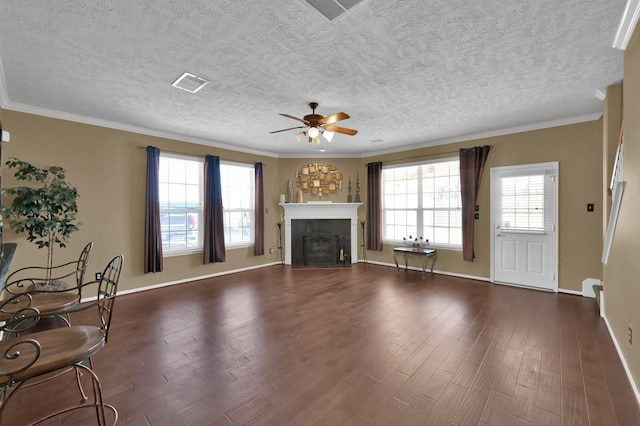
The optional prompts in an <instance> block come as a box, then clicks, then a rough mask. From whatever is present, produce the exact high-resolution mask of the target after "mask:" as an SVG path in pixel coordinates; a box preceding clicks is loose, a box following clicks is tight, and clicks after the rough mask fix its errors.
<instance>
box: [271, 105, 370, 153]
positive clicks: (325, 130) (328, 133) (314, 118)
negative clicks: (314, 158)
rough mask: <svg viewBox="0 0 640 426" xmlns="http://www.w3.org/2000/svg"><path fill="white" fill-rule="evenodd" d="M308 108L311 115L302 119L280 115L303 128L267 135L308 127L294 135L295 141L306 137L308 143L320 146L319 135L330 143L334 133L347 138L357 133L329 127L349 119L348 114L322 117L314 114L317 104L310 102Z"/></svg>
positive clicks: (283, 130) (290, 128)
mask: <svg viewBox="0 0 640 426" xmlns="http://www.w3.org/2000/svg"><path fill="white" fill-rule="evenodd" d="M309 107H310V108H311V111H312V112H311V114H309V115H305V116H304V117H303V118H298V117H294V116H293V115H289V114H280V115H281V116H283V117H288V118H292V119H294V120H297V121H300V122H302V123H304V124H305V125H304V126H297V127H289V128H288V129H282V130H274V131H273V132H269V133H279V132H286V131H287V130H294V129H304V128H305V127H308V128H309V130H307V131H306V132H304V131H302V132H299V133H296V139H298V142H300V141H301V140H302V138H304V137H305V136H306V137H308V138H309V143H313V144H315V145H319V144H320V135H322V137H323V138H325V139H326V140H327V141H328V142H331V139H333V135H334V133H336V132H337V133H343V134H345V135H349V136H353V135H355V134H356V133H358V131H357V130H353V129H347V128H345V127H339V126H332V125H331V124H332V123H335V122H336V121H341V120H346V119H347V118H349V114H347V113H344V112H339V113H337V114H333V115H329V116H328V117H323V116H321V115H319V114H316V108H318V103H317V102H310V103H309Z"/></svg>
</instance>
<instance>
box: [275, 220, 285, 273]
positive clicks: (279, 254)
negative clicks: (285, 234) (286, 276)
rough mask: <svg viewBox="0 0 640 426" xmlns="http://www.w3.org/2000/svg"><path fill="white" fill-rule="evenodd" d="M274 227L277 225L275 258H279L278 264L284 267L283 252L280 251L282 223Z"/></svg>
mask: <svg viewBox="0 0 640 426" xmlns="http://www.w3.org/2000/svg"><path fill="white" fill-rule="evenodd" d="M276 225H278V248H277V249H276V250H277V251H278V252H277V254H276V257H278V256H280V263H281V264H282V266H284V252H283V251H282V222H278V223H276Z"/></svg>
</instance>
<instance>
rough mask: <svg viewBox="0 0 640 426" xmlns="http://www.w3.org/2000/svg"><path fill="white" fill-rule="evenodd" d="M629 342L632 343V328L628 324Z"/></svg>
mask: <svg viewBox="0 0 640 426" xmlns="http://www.w3.org/2000/svg"><path fill="white" fill-rule="evenodd" d="M629 344H630V345H633V329H632V328H631V326H629Z"/></svg>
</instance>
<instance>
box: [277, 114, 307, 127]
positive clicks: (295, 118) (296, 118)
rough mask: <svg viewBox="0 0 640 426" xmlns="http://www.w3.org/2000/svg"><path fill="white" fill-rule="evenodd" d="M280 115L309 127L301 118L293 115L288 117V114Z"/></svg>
mask: <svg viewBox="0 0 640 426" xmlns="http://www.w3.org/2000/svg"><path fill="white" fill-rule="evenodd" d="M280 115H281V116H283V117H287V118H292V119H294V120H297V121H300V122H301V123H304V124H306V125H307V126H308V125H309V122H308V121H307V120H305V119H303V118H298V117H294V116H293V115H289V114H280Z"/></svg>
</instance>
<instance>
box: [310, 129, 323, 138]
mask: <svg viewBox="0 0 640 426" xmlns="http://www.w3.org/2000/svg"><path fill="white" fill-rule="evenodd" d="M308 133H309V137H310V138H311V139H315V138H317V137H318V135H319V134H320V131H319V130H318V128H317V127H311V128H309V132H308Z"/></svg>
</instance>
